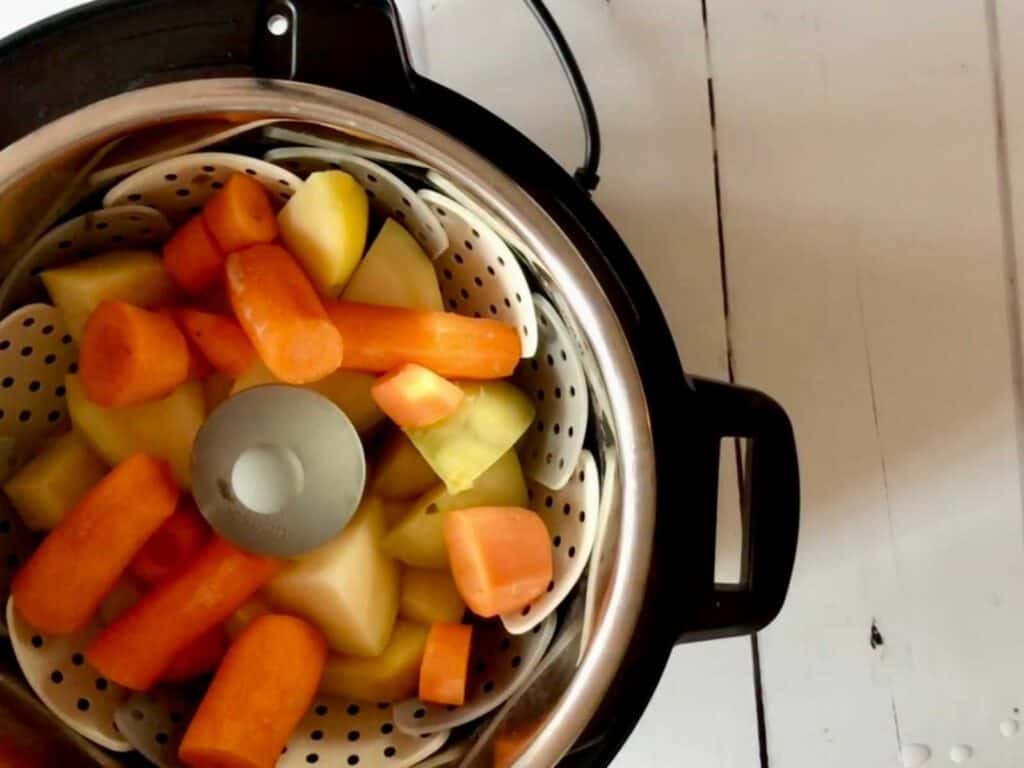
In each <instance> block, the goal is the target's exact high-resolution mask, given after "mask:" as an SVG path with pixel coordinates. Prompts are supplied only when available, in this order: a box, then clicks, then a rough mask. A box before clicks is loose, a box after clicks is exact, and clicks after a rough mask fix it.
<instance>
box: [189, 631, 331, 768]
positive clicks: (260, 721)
mask: <svg viewBox="0 0 1024 768" xmlns="http://www.w3.org/2000/svg"><path fill="white" fill-rule="evenodd" d="M326 661H327V641H326V640H324V637H323V635H322V634H320V632H319V630H317V629H316V628H315V627H313V626H311V625H310V624H307V623H306V622H304V621H303V620H302V619H297V618H295V617H294V616H283V615H279V614H269V615H267V616H260V617H259V618H258V619H254V620H253V621H252V623H251V624H249V626H247V627H246V628H245V629H244V630H242V633H241V634H240V635H239V636H238V638H237V639H236V640H235V642H233V643H232V644H231V647H230V648H229V649H228V652H227V654H226V655H225V656H224V660H223V661H222V662H221V664H220V667H219V668H218V669H217V674H216V675H214V678H213V682H212V683H210V687H209V689H208V690H207V691H206V696H204V697H203V701H202V703H200V705H199V709H198V710H197V711H196V714H195V717H193V718H192V722H191V723H190V724H189V726H188V731H186V732H185V738H184V739H183V740H182V742H181V747H180V748H179V750H178V757H179V758H181V761H182V762H183V763H185V764H186V765H189V766H192V768H272V766H273V765H274V764H275V763H276V762H277V760H278V758H279V757H280V756H281V750H282V749H284V746H285V745H286V744H287V743H288V739H289V737H290V736H291V734H292V731H293V730H294V729H295V726H297V725H298V724H299V721H300V720H301V719H302V717H303V715H305V713H306V710H307V709H308V708H309V705H310V704H311V703H312V701H313V697H314V696H315V695H316V690H317V686H318V685H319V683H320V675H321V674H322V673H323V669H324V664H325V663H326Z"/></svg>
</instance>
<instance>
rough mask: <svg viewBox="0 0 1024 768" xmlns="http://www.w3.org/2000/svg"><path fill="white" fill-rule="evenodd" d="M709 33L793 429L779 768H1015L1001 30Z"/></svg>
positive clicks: (943, 10)
mask: <svg viewBox="0 0 1024 768" xmlns="http://www.w3.org/2000/svg"><path fill="white" fill-rule="evenodd" d="M708 11H709V28H710V41H711V59H710V60H711V69H712V72H713V75H714V82H715V95H716V105H717V118H718V120H717V127H718V128H717V135H718V146H719V151H720V170H721V182H722V196H723V209H724V242H725V250H726V265H727V273H728V288H729V297H730V306H731V313H730V334H731V339H732V347H733V353H734V362H735V373H736V377H737V379H738V380H740V381H743V382H749V383H751V384H753V385H756V386H760V387H763V388H764V389H766V390H767V391H769V392H772V393H773V394H775V395H776V396H777V397H779V398H780V400H781V401H782V402H783V404H784V405H785V406H786V407H787V408H788V409H789V412H790V414H791V415H792V417H793V420H794V423H795V427H796V433H797V440H798V445H799V449H800V457H801V464H802V466H801V473H802V476H803V484H802V485H803V495H804V499H803V523H802V527H801V536H802V539H801V544H800V550H799V553H798V559H797V568H796V573H795V575H794V581H793V586H792V590H791V593H790V598H789V602H788V604H787V606H786V608H785V610H784V611H783V613H782V615H781V617H780V618H779V619H778V621H777V622H776V623H775V624H774V625H773V626H771V627H770V628H769V629H768V630H767V631H765V632H764V633H762V637H761V660H762V670H763V680H764V687H765V691H766V694H765V707H766V719H767V735H768V752H769V757H770V764H771V765H773V766H785V767H786V768H789V767H790V766H811V765H828V766H834V767H835V768H845V767H846V766H849V767H850V768H854V767H856V768H861V767H862V766H888V765H897V764H898V762H897V750H898V747H899V745H900V744H907V743H915V742H916V743H923V744H927V745H929V747H930V748H931V750H932V753H933V754H934V755H935V757H936V759H935V762H936V763H938V764H944V763H945V762H946V760H947V757H946V755H947V754H948V750H949V749H950V747H951V746H952V745H956V744H970V745H972V746H973V748H974V754H975V760H976V761H977V762H978V763H980V764H982V765H991V766H1003V765H1010V764H1011V762H1010V756H1011V755H1012V756H1015V757H1016V758H1019V757H1020V755H1021V754H1022V750H1024V742H1021V741H1020V740H1018V741H1016V742H1012V741H1007V740H1004V739H1003V738H1002V737H1001V736H1000V734H999V723H1000V722H1001V721H1002V720H1003V719H1004V718H1007V717H1011V716H1012V715H1013V708H1014V707H1015V706H1018V705H1020V703H1021V701H1020V700H1021V696H1022V691H1024V680H1022V678H1024V673H1022V670H1021V666H1020V664H1019V663H1017V657H1018V656H1019V652H1018V650H1017V649H1018V648H1019V645H1020V641H1021V638H1022V630H1024V614H1022V608H1024V600H1022V598H1024V590H1022V585H1024V581H1022V577H1024V559H1022V557H1021V543H1022V530H1021V512H1022V511H1021V493H1020V476H1019V471H1018V448H1017V435H1016V406H1015V392H1014V385H1013V375H1012V374H1013V372H1012V367H1011V364H1010V354H1009V353H1010V350H1011V334H1010V317H1011V316H1010V315H1009V314H1008V310H1009V307H1008V301H1007V298H1008V294H1007V290H1006V285H1007V283H1006V269H1005V267H1006V264H1005V262H1004V243H1003V232H1002V227H1001V221H1000V205H999V194H998V187H999V185H998V183H997V181H998V179H997V173H996V169H997V164H996V151H995V140H994V139H995V126H994V119H993V116H994V108H993V91H992V87H991V84H992V71H991V68H990V64H991V60H990V49H989V44H988V35H987V29H986V17H985V10H984V7H983V5H982V4H980V3H961V2H958V1H957V0H937V1H933V2H928V3H918V2H913V3H902V4H893V3H889V2H882V1H880V0H868V1H866V2H860V3H847V2H843V1H842V0H786V1H785V2H782V1H781V0H773V1H771V2H767V1H766V0H760V1H758V2H747V3H731V2H727V1H726V0H709V3H708ZM873 626H874V627H875V629H876V631H877V633H876V634H875V638H874V639H875V643H874V646H875V647H873V645H872V643H871V639H872V627H873Z"/></svg>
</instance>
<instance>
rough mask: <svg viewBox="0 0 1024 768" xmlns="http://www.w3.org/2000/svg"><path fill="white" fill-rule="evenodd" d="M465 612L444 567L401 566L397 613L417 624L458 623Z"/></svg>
mask: <svg viewBox="0 0 1024 768" xmlns="http://www.w3.org/2000/svg"><path fill="white" fill-rule="evenodd" d="M465 612H466V604H465V602H463V600H462V596H461V595H459V590H458V589H457V588H456V586H455V579H453V578H452V575H451V574H450V573H449V572H448V571H434V570H431V569H429V568H411V567H409V566H406V567H405V568H403V569H402V595H401V598H400V599H399V601H398V614H399V615H400V616H401V617H402V618H404V619H409V620H410V621H418V622H420V623H421V624H433V623H434V622H440V623H441V624H458V623H459V622H461V621H462V615H463V614H464V613H465Z"/></svg>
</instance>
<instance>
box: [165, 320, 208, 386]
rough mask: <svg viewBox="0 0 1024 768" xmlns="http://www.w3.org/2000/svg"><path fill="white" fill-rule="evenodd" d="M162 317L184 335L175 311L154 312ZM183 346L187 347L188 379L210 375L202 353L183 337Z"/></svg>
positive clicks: (203, 377)
mask: <svg viewBox="0 0 1024 768" xmlns="http://www.w3.org/2000/svg"><path fill="white" fill-rule="evenodd" d="M154 311H155V312H158V313H159V314H161V315H163V316H164V317H169V318H170V319H171V321H172V322H174V324H175V325H177V326H178V327H179V329H180V330H181V331H182V333H184V329H183V328H181V323H179V322H178V317H177V315H176V314H175V310H174V309H172V308H171V307H160V309H157V310H154ZM185 346H187V347H188V378H189V379H190V380H191V379H205V378H206V377H207V376H209V375H210V374H211V373H213V366H212V365H210V361H209V360H207V359H206V357H205V356H204V355H203V353H202V352H200V351H199V350H198V349H197V348H196V345H195V344H193V343H192V341H191V340H190V339H189V338H188V336H187V335H186V336H185Z"/></svg>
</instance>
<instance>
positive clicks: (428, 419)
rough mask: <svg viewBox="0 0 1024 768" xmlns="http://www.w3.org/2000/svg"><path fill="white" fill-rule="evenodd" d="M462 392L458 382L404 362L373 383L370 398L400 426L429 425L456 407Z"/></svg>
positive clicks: (447, 415)
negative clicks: (452, 381)
mask: <svg viewBox="0 0 1024 768" xmlns="http://www.w3.org/2000/svg"><path fill="white" fill-rule="evenodd" d="M464 397H465V394H464V393H463V391H462V390H461V389H460V388H459V386H458V385H456V384H452V383H451V382H450V381H448V380H447V379H444V378H442V377H440V376H438V375H437V374H436V373H434V372H433V371H431V370H429V369H427V368H424V367H423V366H422V365H416V364H415V363H407V364H405V365H403V366H402V367H401V368H399V369H398V370H396V371H392V372H391V373H389V374H388V375H387V376H382V377H381V378H380V379H378V380H377V383H376V384H374V385H373V399H374V400H376V401H377V405H379V406H380V409H381V410H382V411H384V413H385V414H387V416H388V418H390V419H391V420H392V421H393V422H395V424H397V425H398V426H400V427H403V428H411V429H415V428H420V427H429V426H431V425H433V424H436V423H437V422H439V421H441V419H446V418H448V417H449V416H451V415H452V414H453V413H455V411H457V410H458V408H459V405H460V404H461V403H462V400H463V398H464Z"/></svg>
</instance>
